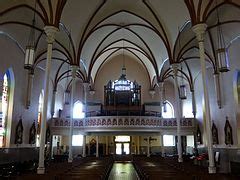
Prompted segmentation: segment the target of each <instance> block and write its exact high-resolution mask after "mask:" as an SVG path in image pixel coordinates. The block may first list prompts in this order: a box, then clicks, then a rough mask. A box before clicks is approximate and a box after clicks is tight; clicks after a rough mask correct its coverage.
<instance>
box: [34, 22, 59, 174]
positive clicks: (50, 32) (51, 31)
mask: <svg viewBox="0 0 240 180" xmlns="http://www.w3.org/2000/svg"><path fill="white" fill-rule="evenodd" d="M44 31H45V33H46V34H47V43H48V47H47V61H46V70H45V78H44V97H43V111H42V114H43V116H42V121H41V129H40V148H39V163H38V168H37V173H38V174H44V173H45V167H44V160H45V157H44V150H45V138H46V122H47V109H48V93H49V85H50V70H51V61H52V45H53V42H54V39H55V34H56V32H57V31H58V29H57V28H56V27H54V26H45V27H44Z"/></svg>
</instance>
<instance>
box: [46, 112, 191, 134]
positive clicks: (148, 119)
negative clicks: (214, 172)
mask: <svg viewBox="0 0 240 180" xmlns="http://www.w3.org/2000/svg"><path fill="white" fill-rule="evenodd" d="M69 125H70V119H69V118H65V119H61V118H53V119H52V120H51V126H52V128H53V129H55V130H57V129H62V128H65V129H66V128H68V127H69ZM73 127H74V129H77V130H81V131H84V132H96V131H98V132H99V131H102V132H109V131H114V132H116V131H154V132H160V131H162V130H167V131H168V132H169V131H174V132H175V131H176V129H177V121H176V118H169V119H163V118H160V117H154V116H95V117H87V118H83V119H74V120H73ZM194 128H195V122H194V119H193V118H183V119H181V129H184V131H186V130H189V131H191V132H193V131H194Z"/></svg>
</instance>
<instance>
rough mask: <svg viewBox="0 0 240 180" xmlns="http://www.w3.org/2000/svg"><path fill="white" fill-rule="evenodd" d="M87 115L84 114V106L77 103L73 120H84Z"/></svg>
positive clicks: (74, 106) (74, 107)
mask: <svg viewBox="0 0 240 180" xmlns="http://www.w3.org/2000/svg"><path fill="white" fill-rule="evenodd" d="M84 117H85V113H84V112H83V104H82V103H81V102H80V101H77V102H75V103H74V105H73V118H84Z"/></svg>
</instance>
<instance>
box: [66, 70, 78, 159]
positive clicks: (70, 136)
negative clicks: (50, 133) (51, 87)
mask: <svg viewBox="0 0 240 180" xmlns="http://www.w3.org/2000/svg"><path fill="white" fill-rule="evenodd" d="M71 70H72V88H71V102H70V107H71V111H70V117H71V119H70V128H69V153H68V162H69V163H71V162H72V160H73V157H72V136H73V106H74V94H75V87H76V75H77V70H78V66H71Z"/></svg>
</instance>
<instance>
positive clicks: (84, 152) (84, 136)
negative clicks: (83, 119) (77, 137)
mask: <svg viewBox="0 0 240 180" xmlns="http://www.w3.org/2000/svg"><path fill="white" fill-rule="evenodd" d="M82 157H86V135H83V147H82Z"/></svg>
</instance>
